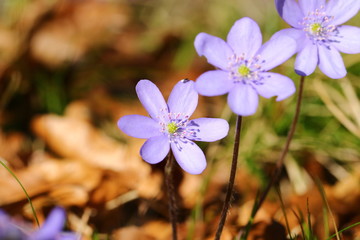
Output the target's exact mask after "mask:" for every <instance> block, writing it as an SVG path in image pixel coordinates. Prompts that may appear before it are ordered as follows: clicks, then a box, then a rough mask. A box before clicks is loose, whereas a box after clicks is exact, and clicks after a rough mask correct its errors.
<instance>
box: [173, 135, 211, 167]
mask: <svg viewBox="0 0 360 240" xmlns="http://www.w3.org/2000/svg"><path fill="white" fill-rule="evenodd" d="M171 149H172V151H173V153H174V157H175V159H176V161H177V162H178V164H179V165H180V167H181V168H182V169H183V170H184V171H186V172H188V173H190V174H200V173H202V172H203V171H204V169H205V168H206V159H205V155H204V153H203V151H202V150H201V149H200V148H199V146H198V145H196V144H195V143H194V142H192V141H190V140H187V141H186V142H182V141H177V142H176V143H175V142H172V143H171Z"/></svg>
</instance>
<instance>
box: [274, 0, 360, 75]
mask: <svg viewBox="0 0 360 240" xmlns="http://www.w3.org/2000/svg"><path fill="white" fill-rule="evenodd" d="M275 4H276V8H277V10H278V12H279V14H280V16H281V17H282V18H283V19H284V20H285V21H286V22H287V23H288V24H290V25H291V26H292V27H293V28H288V29H284V30H281V31H280V32H278V33H277V35H287V36H291V37H293V38H294V39H295V40H296V41H297V43H298V54H297V57H296V60H295V71H296V73H297V74H299V75H302V76H307V75H310V74H311V73H313V72H314V70H315V68H316V66H317V65H319V68H320V70H321V71H322V72H323V73H324V74H326V75H327V76H328V77H330V78H342V77H344V76H345V75H346V69H345V66H344V62H343V60H342V58H341V55H340V53H339V52H343V53H360V28H358V27H353V26H345V25H343V26H339V25H340V24H342V23H344V22H346V21H347V20H349V19H350V18H352V17H353V16H354V15H356V14H357V12H358V11H359V8H360V1H359V0H329V1H327V2H326V1H325V0H299V1H298V2H296V1H295V0H275Z"/></svg>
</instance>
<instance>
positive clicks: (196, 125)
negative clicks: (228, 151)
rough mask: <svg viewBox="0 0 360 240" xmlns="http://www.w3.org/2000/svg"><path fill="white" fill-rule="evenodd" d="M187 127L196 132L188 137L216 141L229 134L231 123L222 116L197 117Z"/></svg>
mask: <svg viewBox="0 0 360 240" xmlns="http://www.w3.org/2000/svg"><path fill="white" fill-rule="evenodd" d="M187 129H189V130H190V131H194V132H195V133H196V135H195V136H192V137H188V138H189V139H191V140H194V141H203V142H214V141H217V140H220V139H222V138H224V137H225V136H226V135H227V134H228V132H229V124H228V122H227V121H226V120H224V119H220V118H197V119H193V120H191V121H190V123H189V124H188V126H187Z"/></svg>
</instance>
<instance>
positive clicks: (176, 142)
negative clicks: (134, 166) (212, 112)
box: [118, 79, 229, 174]
mask: <svg viewBox="0 0 360 240" xmlns="http://www.w3.org/2000/svg"><path fill="white" fill-rule="evenodd" d="M136 92H137V95H138V97H139V99H140V102H141V103H142V105H143V106H144V107H145V109H146V110H147V112H148V113H149V115H150V117H145V116H141V115H128V116H124V117H122V118H120V119H119V121H118V126H119V128H120V129H121V130H122V131H123V132H125V133H126V134H128V135H129V136H132V137H136V138H144V139H147V140H146V142H145V143H144V145H143V146H142V147H141V149H140V155H141V157H142V158H143V159H144V160H145V161H146V162H148V163H151V164H155V163H158V162H160V161H162V160H163V159H164V158H165V157H166V155H167V154H168V153H169V151H170V148H171V150H172V152H173V154H174V157H175V159H176V161H177V162H178V163H179V165H180V166H181V168H182V169H184V170H185V171H186V172H188V173H191V174H200V173H201V172H202V171H203V170H204V169H205V167H206V159H205V155H204V153H203V152H202V150H201V149H200V148H199V147H198V146H197V145H196V144H195V143H194V142H193V141H204V142H213V141H216V140H219V139H221V138H224V137H225V136H226V135H227V133H228V131H229V124H228V123H227V121H225V120H224V119H218V118H198V119H193V120H189V117H190V116H191V114H192V113H193V112H194V111H195V108H196V106H197V103H198V94H197V92H196V91H195V89H194V82H193V81H190V80H187V79H185V80H181V81H180V82H178V83H177V84H176V85H175V87H174V88H173V90H172V92H171V94H170V96H169V99H168V102H167V103H166V102H165V100H164V98H163V96H162V94H161V92H160V90H159V89H158V88H157V87H156V85H155V84H153V83H152V82H150V81H149V80H141V81H139V83H138V84H137V85H136Z"/></svg>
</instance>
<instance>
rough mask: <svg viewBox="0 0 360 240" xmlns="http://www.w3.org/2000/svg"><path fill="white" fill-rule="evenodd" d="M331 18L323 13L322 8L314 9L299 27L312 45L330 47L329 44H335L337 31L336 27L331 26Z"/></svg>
mask: <svg viewBox="0 0 360 240" xmlns="http://www.w3.org/2000/svg"><path fill="white" fill-rule="evenodd" d="M333 19H334V17H333V16H328V15H327V14H326V12H325V11H324V6H321V7H320V9H316V10H315V11H313V12H309V14H308V15H307V16H306V17H304V19H303V21H302V22H301V25H303V31H304V32H305V33H306V36H307V37H308V38H309V39H310V40H311V41H312V42H313V44H317V45H324V46H326V47H328V48H329V47H330V43H331V42H336V41H338V40H335V38H336V37H338V34H339V31H338V30H337V27H336V26H335V25H333V24H331V22H332V20H333Z"/></svg>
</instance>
